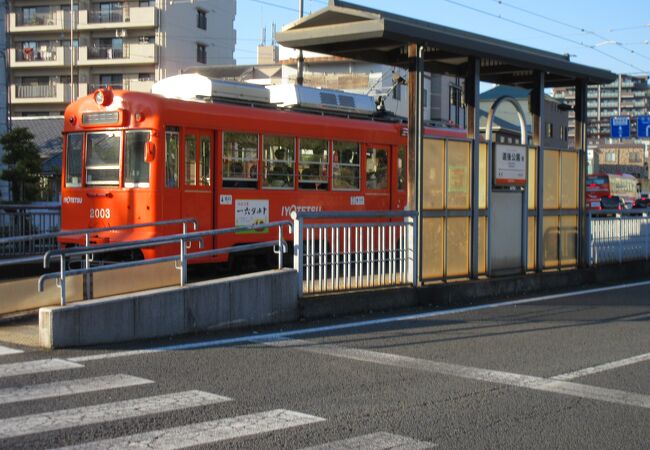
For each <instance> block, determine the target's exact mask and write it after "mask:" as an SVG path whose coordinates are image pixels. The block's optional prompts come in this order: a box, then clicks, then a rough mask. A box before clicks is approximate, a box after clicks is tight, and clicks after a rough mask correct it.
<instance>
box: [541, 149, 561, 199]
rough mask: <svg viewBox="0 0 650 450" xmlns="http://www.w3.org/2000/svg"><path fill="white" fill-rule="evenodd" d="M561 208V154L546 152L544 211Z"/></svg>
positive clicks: (554, 151)
mask: <svg viewBox="0 0 650 450" xmlns="http://www.w3.org/2000/svg"><path fill="white" fill-rule="evenodd" d="M559 207H560V152H558V151H556V150H545V151H544V209H559Z"/></svg>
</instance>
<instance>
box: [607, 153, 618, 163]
mask: <svg viewBox="0 0 650 450" xmlns="http://www.w3.org/2000/svg"><path fill="white" fill-rule="evenodd" d="M605 161H606V162H616V153H613V152H609V153H606V154H605Z"/></svg>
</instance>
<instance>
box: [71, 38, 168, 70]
mask: <svg viewBox="0 0 650 450" xmlns="http://www.w3.org/2000/svg"><path fill="white" fill-rule="evenodd" d="M156 62H157V58H156V44H140V43H133V44H124V45H123V46H122V47H121V48H120V47H117V48H115V47H80V48H79V61H78V65H79V66H121V65H125V64H140V65H142V64H155V63H156Z"/></svg>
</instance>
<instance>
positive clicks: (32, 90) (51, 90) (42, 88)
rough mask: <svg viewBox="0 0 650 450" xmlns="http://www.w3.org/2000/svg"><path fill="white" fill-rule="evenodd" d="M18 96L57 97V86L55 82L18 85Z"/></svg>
mask: <svg viewBox="0 0 650 450" xmlns="http://www.w3.org/2000/svg"><path fill="white" fill-rule="evenodd" d="M16 97H18V98H53V97H56V86H54V85H53V84H47V85H34V86H29V85H28V86H21V85H17V86H16Z"/></svg>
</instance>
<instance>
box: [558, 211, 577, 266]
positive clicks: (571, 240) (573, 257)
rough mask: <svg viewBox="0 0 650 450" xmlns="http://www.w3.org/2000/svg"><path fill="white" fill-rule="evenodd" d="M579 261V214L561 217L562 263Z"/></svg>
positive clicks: (570, 264) (569, 264) (569, 263)
mask: <svg viewBox="0 0 650 450" xmlns="http://www.w3.org/2000/svg"><path fill="white" fill-rule="evenodd" d="M577 263H578V216H561V217H560V264H561V265H563V266H574V265H576V264H577Z"/></svg>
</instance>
